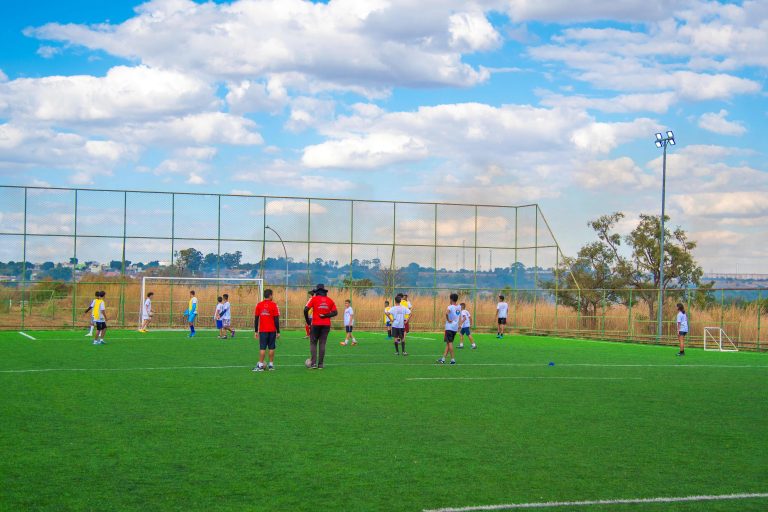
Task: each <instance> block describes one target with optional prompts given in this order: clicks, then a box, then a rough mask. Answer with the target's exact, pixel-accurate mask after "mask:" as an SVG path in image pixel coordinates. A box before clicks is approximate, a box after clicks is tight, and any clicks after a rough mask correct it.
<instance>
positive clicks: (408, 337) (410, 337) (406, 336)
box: [361, 331, 441, 341]
mask: <svg viewBox="0 0 768 512" xmlns="http://www.w3.org/2000/svg"><path fill="white" fill-rule="evenodd" d="M361 332H364V333H365V334H374V335H376V336H386V334H385V333H383V332H370V331H361ZM435 334H438V335H439V334H440V333H435ZM408 340H429V341H441V340H440V339H438V338H425V337H423V336H414V335H413V334H406V335H405V341H408Z"/></svg>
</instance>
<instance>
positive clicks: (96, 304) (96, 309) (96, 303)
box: [91, 299, 104, 322]
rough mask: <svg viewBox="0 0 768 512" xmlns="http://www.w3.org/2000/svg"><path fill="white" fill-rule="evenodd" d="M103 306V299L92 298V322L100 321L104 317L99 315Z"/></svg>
mask: <svg viewBox="0 0 768 512" xmlns="http://www.w3.org/2000/svg"><path fill="white" fill-rule="evenodd" d="M103 307H104V301H103V300H101V299H94V300H93V309H92V310H91V315H93V321H94V322H101V321H103V320H104V318H103V317H102V316H101V311H102V309H101V308H103Z"/></svg>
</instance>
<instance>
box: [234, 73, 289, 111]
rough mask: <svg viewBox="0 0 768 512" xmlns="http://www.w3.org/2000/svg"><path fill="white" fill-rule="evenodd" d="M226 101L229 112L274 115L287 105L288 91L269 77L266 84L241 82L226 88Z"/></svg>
mask: <svg viewBox="0 0 768 512" xmlns="http://www.w3.org/2000/svg"><path fill="white" fill-rule="evenodd" d="M227 89H228V90H229V92H228V93H227V96H226V100H227V104H228V105H229V109H230V112H232V113H234V114H242V113H245V112H269V113H271V114H276V113H278V112H280V111H281V110H282V109H283V108H284V107H285V106H286V105H287V104H288V100H289V98H288V91H287V90H286V88H285V86H284V84H283V82H282V80H280V79H279V78H277V77H271V78H270V79H269V80H267V81H266V82H256V81H252V80H241V81H240V82H232V83H229V84H228V86H227Z"/></svg>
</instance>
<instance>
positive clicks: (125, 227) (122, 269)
mask: <svg viewBox="0 0 768 512" xmlns="http://www.w3.org/2000/svg"><path fill="white" fill-rule="evenodd" d="M127 232H128V192H127V191H123V254H122V264H121V266H120V318H121V319H120V325H122V326H125V325H126V324H125V300H126V299H125V239H126V233H127Z"/></svg>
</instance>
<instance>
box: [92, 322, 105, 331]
mask: <svg viewBox="0 0 768 512" xmlns="http://www.w3.org/2000/svg"><path fill="white" fill-rule="evenodd" d="M94 325H95V326H96V330H97V331H103V330H104V329H106V328H107V322H96V323H95V324H94Z"/></svg>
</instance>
